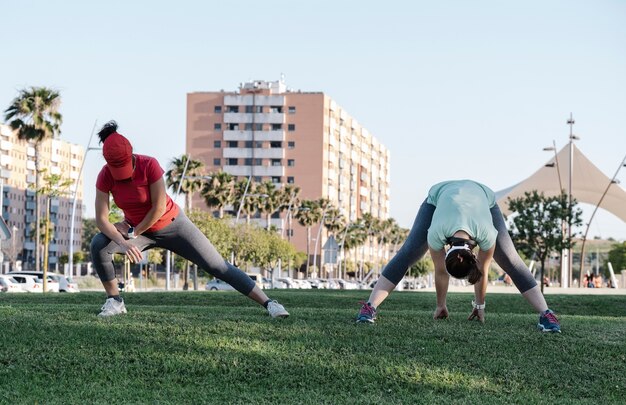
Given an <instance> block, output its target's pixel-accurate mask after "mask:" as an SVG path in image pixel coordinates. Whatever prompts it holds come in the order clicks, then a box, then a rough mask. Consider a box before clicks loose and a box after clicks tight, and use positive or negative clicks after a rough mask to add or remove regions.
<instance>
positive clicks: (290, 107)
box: [289, 105, 296, 114]
mask: <svg viewBox="0 0 626 405" xmlns="http://www.w3.org/2000/svg"><path fill="white" fill-rule="evenodd" d="M295 113H296V107H295V106H293V105H290V106H289V114H295Z"/></svg>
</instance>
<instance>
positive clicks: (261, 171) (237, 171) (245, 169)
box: [224, 166, 285, 177]
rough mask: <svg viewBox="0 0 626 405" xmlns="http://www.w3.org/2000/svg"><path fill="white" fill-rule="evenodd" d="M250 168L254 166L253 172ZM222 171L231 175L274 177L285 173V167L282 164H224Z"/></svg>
mask: <svg viewBox="0 0 626 405" xmlns="http://www.w3.org/2000/svg"><path fill="white" fill-rule="evenodd" d="M252 168H254V173H252ZM224 171H225V172H226V173H229V174H231V175H233V176H246V177H248V176H250V175H254V176H264V177H274V176H284V175H285V167H284V166H224Z"/></svg>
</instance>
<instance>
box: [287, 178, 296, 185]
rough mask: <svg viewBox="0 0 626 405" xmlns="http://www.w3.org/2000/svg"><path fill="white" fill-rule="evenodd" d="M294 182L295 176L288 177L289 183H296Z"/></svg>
mask: <svg viewBox="0 0 626 405" xmlns="http://www.w3.org/2000/svg"><path fill="white" fill-rule="evenodd" d="M294 183H295V181H294V179H293V176H289V177H287V184H294Z"/></svg>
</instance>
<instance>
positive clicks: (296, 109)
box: [186, 80, 390, 251]
mask: <svg viewBox="0 0 626 405" xmlns="http://www.w3.org/2000/svg"><path fill="white" fill-rule="evenodd" d="M186 152H187V154H189V155H190V156H191V158H192V159H195V160H199V161H201V162H203V163H204V165H205V168H206V171H207V172H211V173H214V172H217V171H220V170H222V171H225V172H227V173H230V174H232V175H234V176H237V177H238V178H246V177H249V176H252V178H254V179H255V181H266V180H271V181H272V182H274V183H276V185H277V187H282V186H284V185H285V184H294V185H296V186H298V187H300V188H301V192H300V198H301V199H318V198H328V199H329V200H330V201H331V202H332V203H333V205H334V206H335V207H337V208H339V209H340V210H342V211H343V213H344V216H345V217H346V218H349V220H350V221H351V222H352V221H355V220H356V219H357V218H360V217H362V216H363V214H364V213H370V214H371V215H372V216H374V217H376V218H380V219H387V218H388V217H389V198H390V194H389V190H390V173H389V168H390V154H389V151H388V150H387V148H386V147H385V146H384V145H383V144H381V143H380V142H379V141H378V140H377V139H376V138H375V137H374V136H372V135H371V134H370V132H369V131H368V130H367V129H366V128H364V127H363V126H361V125H360V124H359V122H358V121H357V120H356V119H355V118H354V117H352V116H350V115H349V114H348V112H347V111H346V110H345V109H344V108H342V107H341V106H339V105H338V104H337V103H336V102H335V101H334V100H333V99H331V98H330V97H329V96H327V95H326V94H324V93H322V92H303V91H293V90H290V89H288V88H287V86H286V85H285V84H284V82H282V81H275V82H268V81H261V80H257V81H252V82H247V83H241V84H240V87H239V89H238V91H236V92H225V91H212V92H194V93H189V94H188V95H187V139H186ZM193 206H194V207H195V208H201V207H206V205H205V204H204V202H203V201H202V199H201V198H200V197H199V196H195V197H194V204H193ZM285 216H286V213H283V214H282V215H281V217H280V218H274V219H272V222H273V225H275V226H276V227H277V228H278V229H282V228H283V227H285V226H286V224H285ZM294 224H295V225H294V226H293V230H292V238H291V241H292V242H293V243H294V244H295V245H296V247H297V248H298V249H299V250H301V251H306V231H305V229H304V228H301V227H299V226H298V225H297V224H296V223H295V221H294ZM315 231H317V228H315ZM324 239H325V234H324V235H323V237H322V241H321V243H320V244H318V245H319V246H321V245H322V244H323V242H324ZM312 248H313V247H312V246H311V251H312Z"/></svg>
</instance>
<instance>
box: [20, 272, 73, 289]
mask: <svg viewBox="0 0 626 405" xmlns="http://www.w3.org/2000/svg"><path fill="white" fill-rule="evenodd" d="M8 274H11V275H14V274H30V275H31V276H36V277H37V278H38V279H40V280H43V271H30V270H25V271H12V272H10V273H8ZM50 281H53V283H52V285H51V283H50ZM54 283H57V284H58V288H56V286H55V285H54ZM48 291H53V292H69V293H75V292H80V290H79V289H78V284H77V283H75V282H74V281H72V279H71V278H68V277H65V276H64V275H63V274H59V273H53V272H50V271H49V272H48Z"/></svg>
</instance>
